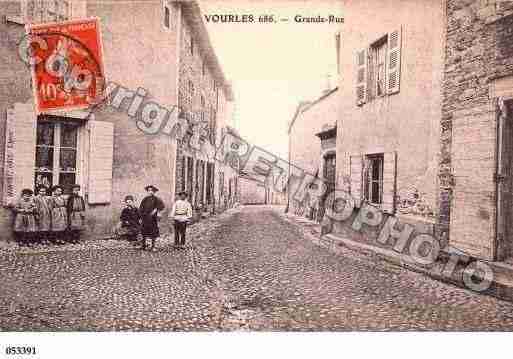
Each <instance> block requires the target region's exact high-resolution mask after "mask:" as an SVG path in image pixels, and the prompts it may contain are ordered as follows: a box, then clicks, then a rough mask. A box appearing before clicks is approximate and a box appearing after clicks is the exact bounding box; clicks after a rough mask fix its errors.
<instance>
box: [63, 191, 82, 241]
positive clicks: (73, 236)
mask: <svg viewBox="0 0 513 359" xmlns="http://www.w3.org/2000/svg"><path fill="white" fill-rule="evenodd" d="M71 190H72V192H71V195H70V196H69V197H68V201H67V202H66V213H67V217H68V231H69V236H70V241H71V242H72V243H78V242H79V241H80V232H82V231H83V230H84V228H85V210H86V208H85V201H84V198H83V197H82V196H81V195H80V194H79V192H80V185H78V184H74V185H73V186H72V187H71Z"/></svg>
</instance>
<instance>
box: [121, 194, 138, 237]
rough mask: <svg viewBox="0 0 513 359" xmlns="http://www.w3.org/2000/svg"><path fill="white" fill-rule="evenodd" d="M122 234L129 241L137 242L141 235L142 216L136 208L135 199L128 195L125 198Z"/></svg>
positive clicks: (122, 213)
mask: <svg viewBox="0 0 513 359" xmlns="http://www.w3.org/2000/svg"><path fill="white" fill-rule="evenodd" d="M119 219H120V220H121V233H122V234H123V235H125V236H126V237H127V239H128V240H129V241H136V240H137V236H138V235H139V233H140V222H141V216H140V214H139V209H138V208H137V207H135V206H134V197H132V196H130V195H128V196H126V197H125V208H123V210H122V211H121V216H120V218H119Z"/></svg>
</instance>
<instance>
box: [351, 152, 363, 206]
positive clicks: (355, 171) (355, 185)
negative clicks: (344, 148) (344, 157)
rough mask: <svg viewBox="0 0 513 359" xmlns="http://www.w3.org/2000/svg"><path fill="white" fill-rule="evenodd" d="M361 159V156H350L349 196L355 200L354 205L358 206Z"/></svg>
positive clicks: (359, 200)
mask: <svg viewBox="0 0 513 359" xmlns="http://www.w3.org/2000/svg"><path fill="white" fill-rule="evenodd" d="M362 160H363V157H362V156H351V157H350V177H351V196H352V197H353V199H354V201H355V206H356V207H358V208H359V207H360V203H361V201H362V170H363V162H362Z"/></svg>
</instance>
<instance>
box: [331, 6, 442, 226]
mask: <svg viewBox="0 0 513 359" xmlns="http://www.w3.org/2000/svg"><path fill="white" fill-rule="evenodd" d="M343 7H344V15H345V23H344V25H343V26H341V27H340V38H341V41H340V54H339V68H340V72H341V74H342V75H343V76H342V79H341V80H340V83H339V90H338V93H337V96H336V97H337V101H338V102H339V113H338V117H337V137H336V142H337V146H336V171H337V176H336V183H337V187H338V188H341V189H346V190H349V191H350V193H351V195H352V197H354V198H355V199H356V200H357V202H360V201H365V202H367V203H370V204H372V205H374V206H376V207H379V208H381V209H382V210H383V211H384V212H387V213H389V214H394V215H397V216H399V217H401V218H402V220H403V221H404V222H408V221H412V222H414V223H420V224H422V225H423V226H424V225H425V228H426V231H428V232H434V230H435V223H436V214H437V198H438V182H437V167H438V156H437V154H438V152H439V141H440V132H439V131H440V129H439V128H440V112H441V101H442V99H441V86H442V75H443V70H444V41H443V38H444V18H445V13H444V2H443V1H441V0H439V1H424V0H412V1H393V0H385V1H382V0H371V1H365V2H354V1H345V2H344V4H343ZM370 19H372V21H370ZM334 230H335V232H337V231H340V230H342V228H335V229H334Z"/></svg>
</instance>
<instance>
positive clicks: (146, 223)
mask: <svg viewBox="0 0 513 359" xmlns="http://www.w3.org/2000/svg"><path fill="white" fill-rule="evenodd" d="M164 208H165V206H164V202H162V200H161V199H160V198H158V197H157V196H146V197H145V198H144V199H143V200H142V201H141V205H140V206H139V214H140V215H141V219H142V226H141V234H142V235H143V236H145V237H150V238H156V237H158V236H159V235H160V232H159V225H158V220H157V212H159V211H162V210H164Z"/></svg>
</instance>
